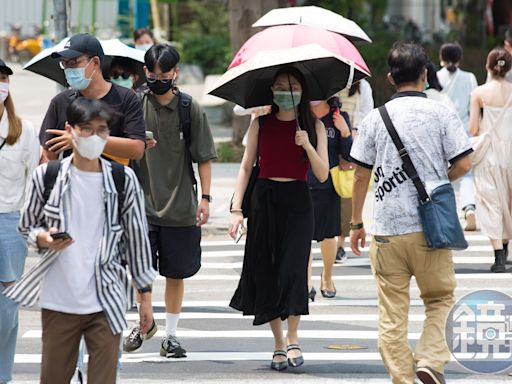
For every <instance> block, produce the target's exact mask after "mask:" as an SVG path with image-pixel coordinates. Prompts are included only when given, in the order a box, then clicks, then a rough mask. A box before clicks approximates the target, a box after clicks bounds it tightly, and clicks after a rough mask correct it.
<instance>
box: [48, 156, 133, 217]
mask: <svg viewBox="0 0 512 384" xmlns="http://www.w3.org/2000/svg"><path fill="white" fill-rule="evenodd" d="M110 164H111V165H112V178H113V179H114V184H115V185H116V191H117V213H118V216H117V217H118V221H119V223H121V212H122V210H123V205H124V198H125V196H124V180H125V173H124V165H123V164H119V163H116V162H115V161H111V162H110ZM59 170H60V160H50V161H49V162H48V166H47V168H46V173H45V174H44V178H43V182H44V190H43V205H44V204H46V202H47V201H48V198H49V197H50V194H51V193H52V189H53V187H54V185H55V181H57V175H58V174H59Z"/></svg>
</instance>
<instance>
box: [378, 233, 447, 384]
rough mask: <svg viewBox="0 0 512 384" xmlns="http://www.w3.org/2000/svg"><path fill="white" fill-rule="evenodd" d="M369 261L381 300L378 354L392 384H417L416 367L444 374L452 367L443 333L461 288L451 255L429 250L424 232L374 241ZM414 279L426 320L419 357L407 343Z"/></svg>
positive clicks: (419, 345)
mask: <svg viewBox="0 0 512 384" xmlns="http://www.w3.org/2000/svg"><path fill="white" fill-rule="evenodd" d="M370 261H371V267H372V272H373V275H374V277H375V281H376V283H377V290H378V295H379V352H380V354H381V356H382V360H383V362H384V365H385V367H386V369H387V370H388V372H389V374H390V376H391V380H392V382H393V384H411V383H413V382H414V376H415V368H414V365H415V364H416V367H425V366H428V367H430V368H432V369H434V370H435V371H437V372H440V373H444V366H445V365H446V364H447V363H448V362H449V361H450V351H449V350H448V347H447V344H446V339H445V331H444V327H445V321H446V318H447V316H448V313H449V311H450V309H451V308H452V306H453V303H454V295H453V291H454V290H455V286H456V282H455V272H454V268H453V260H452V252H451V251H450V250H448V249H436V250H432V249H429V248H427V246H426V243H425V238H424V236H423V232H416V233H410V234H406V235H400V236H375V237H374V238H373V241H372V244H371V246H370ZM412 276H414V277H415V278H416V284H417V285H418V288H419V290H420V296H421V299H422V300H423V303H424V305H425V316H426V319H425V322H424V324H423V332H422V334H421V337H420V339H419V341H418V342H417V344H416V350H415V352H414V354H413V352H412V350H411V347H410V345H409V342H408V339H407V333H408V316H409V301H410V297H409V285H410V281H411V277H412Z"/></svg>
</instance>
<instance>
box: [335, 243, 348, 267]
mask: <svg viewBox="0 0 512 384" xmlns="http://www.w3.org/2000/svg"><path fill="white" fill-rule="evenodd" d="M347 259H348V256H347V253H346V252H345V250H344V249H343V248H342V247H339V248H338V250H337V251H336V264H342V263H344V262H345V261H347Z"/></svg>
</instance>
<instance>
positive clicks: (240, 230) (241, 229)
mask: <svg viewBox="0 0 512 384" xmlns="http://www.w3.org/2000/svg"><path fill="white" fill-rule="evenodd" d="M243 235H244V226H243V225H242V224H240V225H239V226H238V229H237V230H236V236H235V244H238V242H239V241H240V239H241V238H242V236H243Z"/></svg>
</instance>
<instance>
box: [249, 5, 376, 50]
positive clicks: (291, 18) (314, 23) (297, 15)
mask: <svg viewBox="0 0 512 384" xmlns="http://www.w3.org/2000/svg"><path fill="white" fill-rule="evenodd" d="M285 24H302V25H308V26H310V27H317V28H322V29H327V30H328V31H331V32H336V33H339V34H340V35H343V36H345V37H346V38H347V39H349V40H352V41H360V40H363V41H368V42H370V43H371V42H372V40H371V39H370V38H369V37H368V35H367V34H366V32H365V31H363V29H362V28H361V27H360V26H359V25H357V24H356V23H355V22H354V21H352V20H350V19H347V18H345V17H343V16H341V15H339V14H337V13H334V12H332V11H329V10H327V9H324V8H320V7H315V6H308V7H289V8H276V9H273V10H271V11H270V12H268V13H267V14H265V15H263V16H262V17H261V18H260V19H259V20H257V21H256V22H255V23H254V24H253V25H252V26H253V27H271V26H274V25H285Z"/></svg>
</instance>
